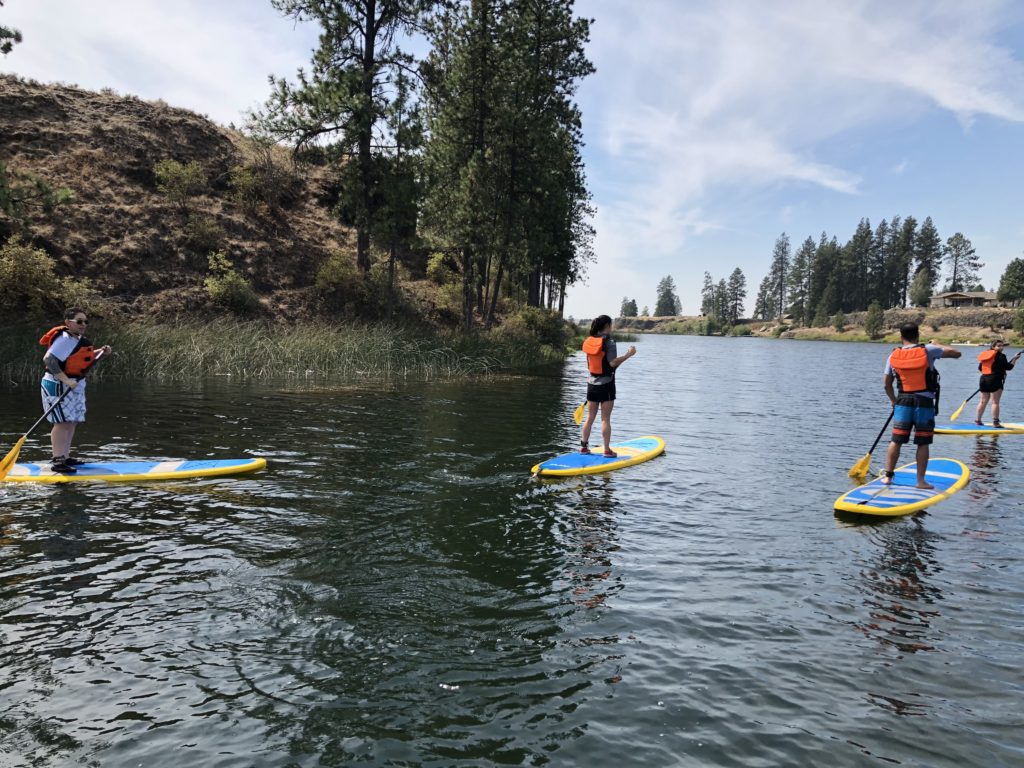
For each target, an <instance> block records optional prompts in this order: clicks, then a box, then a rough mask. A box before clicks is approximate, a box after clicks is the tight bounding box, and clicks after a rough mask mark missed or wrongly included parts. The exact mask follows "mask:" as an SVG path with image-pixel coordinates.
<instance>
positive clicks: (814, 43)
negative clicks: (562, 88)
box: [568, 0, 1024, 314]
mask: <svg viewBox="0 0 1024 768" xmlns="http://www.w3.org/2000/svg"><path fill="white" fill-rule="evenodd" d="M578 10H579V12H580V13H582V14H585V15H587V16H590V17H592V18H595V19H596V21H595V24H594V26H593V42H592V45H591V47H590V50H589V52H590V55H591V57H592V59H593V60H594V62H595V64H596V66H597V74H596V75H594V76H592V78H591V79H590V80H589V81H588V82H587V83H585V85H584V87H583V88H582V89H581V102H582V106H583V110H584V121H585V129H586V131H587V138H588V141H589V142H590V144H591V149H590V150H589V154H590V160H591V162H590V164H589V166H588V173H589V175H590V177H591V179H592V180H593V182H594V188H595V190H597V193H596V202H597V205H598V206H599V208H600V209H601V210H602V216H601V218H600V219H599V221H598V228H599V235H598V240H597V243H596V246H597V247H596V252H597V257H598V263H597V265H596V266H595V267H594V268H593V269H592V279H591V281H590V282H591V285H590V286H589V287H588V288H586V289H583V290H577V291H576V292H574V293H573V294H571V295H570V297H569V302H568V303H569V306H570V307H571V308H572V309H573V310H575V311H576V313H577V314H587V313H594V312H598V311H603V310H601V307H606V306H607V305H608V304H609V302H610V301H612V300H613V299H614V300H615V301H617V300H618V298H621V296H619V297H615V296H613V295H612V293H613V292H619V293H621V291H619V289H618V287H617V286H616V287H615V288H608V289H607V290H606V289H605V288H604V287H603V285H604V283H605V282H606V277H605V274H604V272H603V269H604V266H603V265H605V264H611V265H614V268H615V269H617V270H621V265H622V264H623V263H624V256H623V251H624V249H625V244H627V243H645V244H647V245H649V246H650V250H649V251H647V252H646V257H647V258H648V259H649V260H651V261H654V262H657V261H658V260H659V257H660V259H661V260H662V261H663V262H665V263H666V264H667V263H668V262H669V259H671V258H674V259H675V263H676V264H677V265H678V266H680V267H682V268H683V269H685V270H688V271H689V272H690V273H692V274H693V275H696V276H699V274H700V273H701V272H702V271H703V269H704V268H705V266H710V265H696V264H686V263H685V255H683V254H685V252H686V240H687V238H688V237H691V236H692V235H694V234H695V230H694V228H693V226H692V222H693V221H694V220H705V219H708V220H717V222H718V224H717V226H726V227H729V226H731V222H730V221H729V220H728V213H727V212H725V213H716V209H715V207H714V206H713V204H712V202H711V201H712V199H713V198H714V197H715V195H716V194H720V193H721V192H722V190H729V189H733V190H736V189H743V190H756V189H764V188H768V187H778V186H779V185H795V187H796V188H799V187H806V186H808V185H810V186H812V187H817V188H819V189H821V190H822V193H823V194H826V195H827V194H842V195H849V194H857V193H859V190H860V189H861V187H862V185H863V179H862V178H861V176H860V173H861V171H860V170H859V169H851V168H844V167H842V165H841V163H842V151H841V150H838V149H835V148H834V147H835V144H836V139H837V138H841V137H844V136H848V135H850V134H851V133H854V132H856V131H857V130H858V129H862V128H865V127H872V126H877V125H878V124H880V123H882V122H884V121H891V122H903V123H907V122H913V121H915V120H919V119H921V118H923V117H925V116H927V115H928V114H929V113H932V112H936V111H938V110H943V111H946V112H949V113H952V114H954V115H955V116H956V117H957V118H958V119H959V120H960V121H961V122H962V123H963V124H964V125H965V126H968V125H970V123H971V121H972V120H973V119H975V118H976V117H977V116H980V115H986V116H992V117H996V118H1001V119H1005V120H1011V121H1021V120H1024V65H1022V63H1021V61H1019V60H1018V59H1016V58H1015V57H1014V56H1013V55H1012V53H1011V52H1010V51H1008V50H1006V49H1005V48H1001V47H999V45H998V44H997V43H996V42H995V40H996V35H997V33H998V32H999V31H1000V29H1001V25H1002V24H1005V22H1006V21H1007V19H1008V18H1009V17H1010V16H1011V14H1013V13H1016V12H1017V11H1016V10H1015V7H1014V6H1012V5H1011V4H1010V3H1009V2H1002V1H1000V0H979V2H972V3H962V2H956V1H955V0H916V1H908V2H901V3H889V2H883V1H882V0H847V1H846V2H828V3H822V2H819V1H818V0H789V1H788V2H772V3H760V2H753V1H751V0H706V1H705V2H697V1H695V2H688V3H685V4H684V3H677V2H673V1H672V0H644V2H643V3H636V4H634V3H630V4H627V3H622V2H620V0H583V1H582V2H580V3H579V4H578ZM819 154H820V155H823V156H831V157H834V158H838V159H837V160H832V161H824V160H821V159H819V158H818V155H819ZM903 168H905V165H903V164H901V166H898V167H897V168H896V169H894V172H895V173H900V172H901V171H902V170H903ZM610 179H614V183H612V182H611V181H610ZM709 211H710V212H709ZM697 212H699V213H697ZM604 227H615V228H622V229H623V231H617V232H605V231H603V228H604ZM775 234H777V233H772V234H771V237H774V236H775ZM618 278H619V275H618V273H616V279H618ZM652 278H654V279H655V280H656V279H657V278H656V277H654V274H653V273H652V274H649V275H647V276H646V277H645V278H644V282H645V283H647V282H651V279H652ZM677 282H680V283H682V282H683V281H681V280H679V279H678V278H677ZM683 298H684V304H687V303H688V302H687V297H686V296H684V297H683ZM616 306H617V304H616Z"/></svg>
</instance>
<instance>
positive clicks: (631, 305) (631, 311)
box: [619, 296, 638, 317]
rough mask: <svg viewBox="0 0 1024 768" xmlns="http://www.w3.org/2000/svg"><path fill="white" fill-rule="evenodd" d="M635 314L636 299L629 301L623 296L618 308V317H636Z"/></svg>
mask: <svg viewBox="0 0 1024 768" xmlns="http://www.w3.org/2000/svg"><path fill="white" fill-rule="evenodd" d="M637 312H638V310H637V308H636V299H630V298H627V297H625V296H623V297H622V306H621V307H619V317H636V316H637Z"/></svg>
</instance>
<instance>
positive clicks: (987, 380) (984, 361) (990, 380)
mask: <svg viewBox="0 0 1024 768" xmlns="http://www.w3.org/2000/svg"><path fill="white" fill-rule="evenodd" d="M1005 347H1006V342H1005V341H1003V340H1002V339H997V340H996V341H993V342H992V346H990V347H989V348H988V349H987V350H985V351H984V352H982V353H981V354H980V355H978V370H979V371H981V380H980V381H979V382H978V391H979V392H981V400H979V401H978V412H977V414H975V417H974V423H975V424H977V425H979V426H982V425H983V423H982V420H981V419H982V417H983V416H984V415H985V408H986V406H988V401H989V399H991V400H992V426H993V427H1002V426H1003V425H1002V423H1001V422H1000V421H999V400H1000V398H1002V396H1003V384H1004V383H1005V381H1006V372H1007V371H1012V370H1013V365H1014V363H1016V362H1017V360H1018V359H1020V352H1018V353H1017V354H1016V355H1014V356H1013V360H1007V359H1006V355H1004V354H1003V349H1004V348H1005Z"/></svg>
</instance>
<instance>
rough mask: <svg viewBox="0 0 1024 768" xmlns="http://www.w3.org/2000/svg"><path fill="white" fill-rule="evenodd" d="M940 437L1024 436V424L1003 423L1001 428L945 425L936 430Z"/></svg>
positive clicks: (970, 424) (976, 425)
mask: <svg viewBox="0 0 1024 768" xmlns="http://www.w3.org/2000/svg"><path fill="white" fill-rule="evenodd" d="M935 433H936V434H938V435H1024V424H1009V423H1007V422H1005V421H1004V422H1003V426H1001V427H993V426H992V425H991V424H980V425H979V424H973V423H967V424H943V425H942V426H941V427H936V428H935Z"/></svg>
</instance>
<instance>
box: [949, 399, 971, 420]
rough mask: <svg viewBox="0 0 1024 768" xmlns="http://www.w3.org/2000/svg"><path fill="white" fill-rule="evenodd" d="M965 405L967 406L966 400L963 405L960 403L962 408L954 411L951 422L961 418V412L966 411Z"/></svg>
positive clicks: (950, 418)
mask: <svg viewBox="0 0 1024 768" xmlns="http://www.w3.org/2000/svg"><path fill="white" fill-rule="evenodd" d="M965 405H967V401H966V400H964V401H963V402H962V403H960V407H959V408H957V409H956V410H955V411H953V414H952V415H951V416H950V417H949V420H950V421H956V420H957V418H958V417H959V416H960V411H962V410H963V409H964V406H965Z"/></svg>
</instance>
